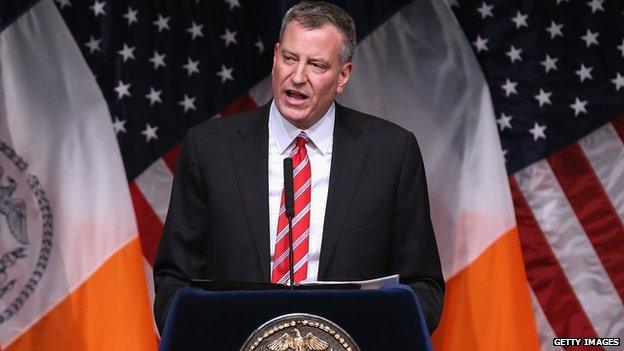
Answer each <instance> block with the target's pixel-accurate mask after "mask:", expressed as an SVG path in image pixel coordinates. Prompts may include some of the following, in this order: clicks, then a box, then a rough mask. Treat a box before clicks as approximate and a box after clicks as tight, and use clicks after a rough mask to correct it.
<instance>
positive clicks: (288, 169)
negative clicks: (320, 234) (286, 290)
mask: <svg viewBox="0 0 624 351" xmlns="http://www.w3.org/2000/svg"><path fill="white" fill-rule="evenodd" d="M293 188H294V186H293V163H292V158H290V157H287V158H285V159H284V208H285V214H286V218H287V219H288V258H289V259H288V266H289V278H290V287H293V283H294V281H295V271H294V269H295V262H294V257H293V256H294V253H293V251H294V249H293V234H292V219H293V217H294V216H295V193H294V190H293Z"/></svg>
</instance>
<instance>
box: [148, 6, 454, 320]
mask: <svg viewBox="0 0 624 351" xmlns="http://www.w3.org/2000/svg"><path fill="white" fill-rule="evenodd" d="M354 48H355V26H354V23H353V20H352V19H351V17H350V16H348V15H347V14H346V13H345V12H344V11H343V10H342V9H340V8H338V7H336V6H334V5H331V4H328V3H324V2H304V3H300V4H299V5H296V6H294V7H293V8H291V9H290V10H289V11H288V12H287V13H286V15H285V17H284V20H283V23H282V31H281V33H280V42H279V43H277V44H276V45H275V49H274V59H273V71H272V89H273V96H274V99H273V100H272V102H270V103H269V104H267V105H265V106H263V107H261V108H259V109H256V110H252V111H249V112H245V113H242V114H239V115H237V116H230V117H226V118H222V119H216V120H210V121H207V122H205V123H202V124H200V125H198V126H196V127H194V128H191V129H190V130H189V132H188V134H187V136H186V137H185V139H184V142H183V146H182V152H181V155H180V159H179V160H178V166H177V170H176V174H175V179H174V183H173V189H172V194H171V203H170V206H169V213H168V215H167V220H166V222H165V228H164V232H163V237H162V240H161V243H160V247H159V250H158V254H157V257H156V263H155V267H154V274H155V283H156V300H155V302H154V311H155V315H156V320H157V325H158V327H159V329H160V330H161V331H162V328H163V326H164V321H165V319H166V315H167V312H168V310H169V306H170V304H171V300H172V297H173V295H174V294H175V292H176V291H177V290H178V289H179V288H181V287H184V286H187V285H189V283H188V278H208V279H214V280H246V281H274V282H283V279H284V278H285V277H286V276H285V275H284V272H283V271H281V272H280V269H279V267H280V264H279V263H278V264H275V263H276V261H280V260H282V261H281V262H283V259H284V257H287V256H286V253H280V240H281V239H280V235H279V234H277V233H278V232H279V231H280V230H278V229H279V228H280V225H281V224H280V223H282V219H280V218H279V217H281V216H283V214H282V213H280V207H281V206H280V203H279V201H280V198H281V185H278V186H276V185H275V184H280V182H281V181H282V175H281V162H279V161H281V159H282V158H284V157H288V155H289V154H290V155H293V156H292V157H293V159H294V160H295V168H296V171H295V174H296V176H295V192H296V193H297V194H296V197H297V199H296V202H295V210H296V214H295V219H296V221H297V222H296V224H294V225H293V228H295V229H296V230H295V229H294V230H293V231H297V232H299V234H298V236H296V237H295V242H296V244H297V245H298V246H297V250H302V251H301V252H302V254H300V257H297V255H298V254H297V252H295V255H294V257H295V263H296V269H295V270H296V277H295V279H296V280H299V279H309V280H364V279H372V278H378V277H381V276H385V275H388V274H394V273H398V274H399V275H400V279H401V282H402V283H404V284H408V285H409V286H410V287H412V289H413V290H414V292H415V293H416V295H417V296H418V298H419V299H420V301H421V304H422V306H423V309H424V312H425V317H426V320H427V325H428V327H429V330H430V332H433V330H434V329H435V327H436V325H437V323H438V321H439V318H440V314H441V310H442V301H443V292H444V280H443V278H442V273H441V269H440V261H439V257H438V252H437V246H436V242H435V236H434V233H433V228H432V225H431V220H430V217H429V201H428V196H427V186H426V181H425V172H424V167H423V163H422V158H421V155H420V151H419V149H418V145H417V143H416V139H415V137H414V135H413V134H412V133H410V132H408V131H406V130H404V129H402V128H400V127H398V126H396V125H394V124H392V123H390V122H387V121H384V120H382V119H379V118H377V117H373V116H369V115H365V114H363V113H360V112H356V111H354V110H351V109H348V108H346V107H343V106H340V105H338V104H336V103H335V102H334V98H335V97H336V95H337V94H340V93H341V92H342V91H343V90H344V88H345V86H346V84H347V81H348V80H349V76H350V74H351V69H352V62H351V60H352V57H353V51H354ZM276 164H279V165H280V168H279V171H277V168H276V166H275V165H276ZM298 170H303V171H301V172H299V173H297V171H298ZM300 174H303V175H300ZM297 177H307V180H306V178H303V180H302V181H301V180H300V182H299V183H300V184H299V187H298V185H297V182H298V180H297ZM297 201H299V203H298V202H297ZM282 204H283V203H282ZM315 216H316V217H315ZM280 277H282V279H280ZM297 277H299V278H297Z"/></svg>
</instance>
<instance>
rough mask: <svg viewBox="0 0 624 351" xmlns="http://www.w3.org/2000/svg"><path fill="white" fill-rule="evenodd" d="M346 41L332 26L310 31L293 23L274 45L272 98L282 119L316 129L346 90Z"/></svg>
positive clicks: (347, 68) (347, 66) (349, 69)
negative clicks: (343, 52) (343, 54)
mask: <svg viewBox="0 0 624 351" xmlns="http://www.w3.org/2000/svg"><path fill="white" fill-rule="evenodd" d="M343 41H344V37H343V36H342V34H341V32H340V30H339V29H338V28H336V27H335V26H333V25H331V24H325V25H323V26H322V27H319V28H317V29H312V30H308V29H306V28H305V27H303V26H302V25H300V24H299V22H297V21H292V22H290V23H289V24H288V25H287V26H286V28H285V29H284V34H283V36H282V41H281V42H279V43H277V44H275V50H274V52H273V71H272V73H271V78H272V89H273V97H274V98H275V104H276V105H277V109H278V110H279V111H280V113H281V114H282V116H284V118H286V119H287V120H288V121H289V122H290V123H291V124H293V125H294V126H296V127H298V128H301V129H307V128H309V127H311V126H312V125H314V123H316V122H317V121H318V120H319V119H320V118H321V117H323V115H324V114H325V112H327V109H328V108H329V105H331V103H332V102H333V101H334V98H335V97H336V95H338V94H340V93H342V91H343V90H344V88H345V85H346V84H347V81H348V80H349V75H350V74H351V67H352V64H351V62H347V63H344V64H341V63H340V48H341V47H342V44H343Z"/></svg>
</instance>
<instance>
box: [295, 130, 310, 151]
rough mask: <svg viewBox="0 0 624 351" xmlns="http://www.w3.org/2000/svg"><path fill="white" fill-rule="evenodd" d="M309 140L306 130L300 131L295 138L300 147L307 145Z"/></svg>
mask: <svg viewBox="0 0 624 351" xmlns="http://www.w3.org/2000/svg"><path fill="white" fill-rule="evenodd" d="M307 142H308V136H307V135H306V133H304V132H301V133H299V135H298V136H297V138H296V139H295V145H297V146H298V147H303V146H305V144H306V143H307Z"/></svg>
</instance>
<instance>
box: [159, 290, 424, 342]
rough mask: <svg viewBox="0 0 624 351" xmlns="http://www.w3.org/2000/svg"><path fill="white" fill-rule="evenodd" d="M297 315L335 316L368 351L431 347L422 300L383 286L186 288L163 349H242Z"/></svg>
mask: <svg viewBox="0 0 624 351" xmlns="http://www.w3.org/2000/svg"><path fill="white" fill-rule="evenodd" d="M291 313H306V314H312V315H317V316H320V317H323V318H326V319H328V320H330V321H331V322H333V323H335V324H336V325H338V326H339V327H341V328H342V329H343V330H344V331H345V332H346V333H347V334H349V335H350V336H351V337H352V338H353V340H354V341H355V343H356V344H357V345H358V346H359V347H360V349H361V350H362V351H369V350H373V351H376V350H393V351H400V350H410V351H414V350H431V345H430V341H429V333H428V331H427V326H426V324H425V319H424V317H423V314H422V310H421V308H420V304H419V301H418V298H417V297H416V295H415V294H414V292H413V291H412V290H411V289H410V288H409V287H407V286H405V285H398V284H397V285H389V286H386V287H384V288H381V289H377V290H271V291H227V292H215V291H205V290H203V289H200V288H190V287H188V288H183V289H180V290H179V291H178V292H177V293H176V295H175V297H174V300H173V302H172V305H171V308H170V311H169V315H168V317H167V322H166V324H165V328H164V331H163V335H162V339H161V343H160V350H161V351H178V350H185V351H192V350H202V351H210V350H219V351H230V350H232V351H238V350H240V349H241V348H242V347H243V345H244V344H245V342H246V341H247V339H248V338H249V336H250V335H251V334H252V333H253V332H254V331H255V330H256V329H258V328H259V327H260V326H262V325H263V324H265V323H266V322H268V321H269V320H271V319H274V318H276V317H279V316H282V315H286V314H291Z"/></svg>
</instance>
